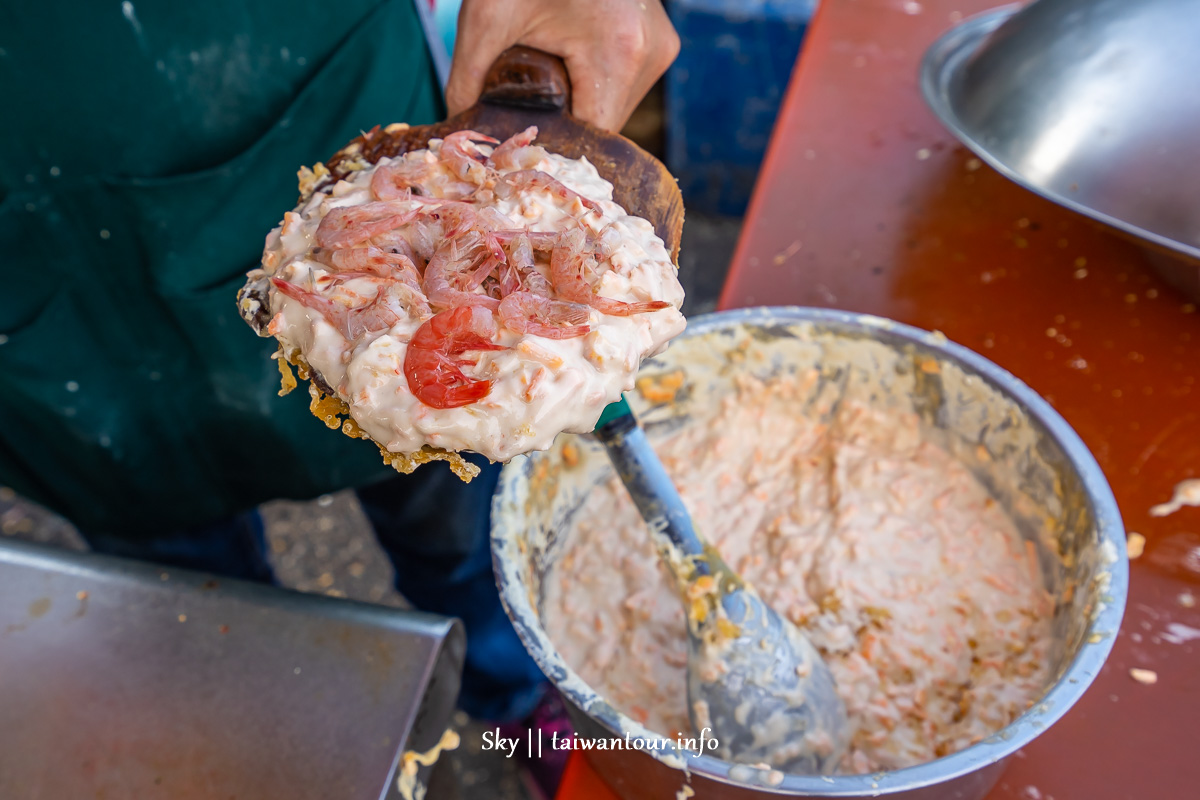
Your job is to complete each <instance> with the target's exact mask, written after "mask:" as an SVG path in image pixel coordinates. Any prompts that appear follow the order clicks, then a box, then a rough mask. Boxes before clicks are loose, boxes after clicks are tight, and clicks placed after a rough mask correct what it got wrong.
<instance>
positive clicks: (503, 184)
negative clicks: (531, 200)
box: [496, 169, 603, 214]
mask: <svg viewBox="0 0 1200 800" xmlns="http://www.w3.org/2000/svg"><path fill="white" fill-rule="evenodd" d="M522 189H543V190H545V191H548V192H550V193H551V194H552V195H554V196H555V197H557V198H558V199H560V200H572V199H576V200H578V201H579V202H580V203H582V204H583V207H584V208H586V209H588V210H590V211H595V212H596V213H597V214H600V213H603V211H602V209H601V208H600V204H599V203H597V202H596V201H595V200H592V199H590V198H587V197H584V196H583V195H581V194H580V193H579V192H577V191H575V190H574V189H571V188H568V187H567V185H566V184H564V183H563V182H562V181H560V180H559V179H558V178H555V177H554V176H553V175H551V174H549V173H547V172H542V171H541V170H540V169H523V170H519V171H517V172H507V173H505V174H504V175H501V176H500V180H498V181H497V182H496V194H497V195H498V196H500V197H503V198H512V197H516V196H517V195H518V194H519V193H520V191H521V190H522Z"/></svg>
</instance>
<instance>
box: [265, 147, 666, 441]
mask: <svg viewBox="0 0 1200 800" xmlns="http://www.w3.org/2000/svg"><path fill="white" fill-rule="evenodd" d="M441 150H442V141H441V140H437V139H434V140H431V142H430V144H429V149H428V150H424V151H417V152H413V153H408V154H407V155H405V156H403V158H404V159H406V160H407V161H408V162H410V163H411V162H413V161H420V160H424V161H426V162H428V164H429V165H430V166H431V168H432V169H434V170H435V171H436V170H437V169H444V167H443V165H441V164H440V162H439V158H438V156H439V154H440V153H441ZM476 151H477V154H478V155H479V157H483V156H486V155H488V154H490V153H491V152H492V148H490V147H487V146H486V145H485V146H480V147H476ZM393 161H394V159H387V158H384V159H382V160H381V161H380V163H379V164H378V165H365V168H364V169H361V170H359V171H357V172H354V173H351V174H350V175H349V176H348V177H347V178H346V179H344V180H341V181H338V182H337V183H334V184H333V185H328V186H325V187H324V188H323V189H322V190H321V191H317V192H315V193H313V194H312V195H311V196H310V197H308V198H307V200H306V201H305V202H303V203H302V204H301V205H300V206H299V207H298V208H297V209H296V210H295V211H294V212H289V213H288V214H287V215H285V219H284V221H283V223H282V225H281V226H280V227H279V228H276V229H275V230H274V231H272V232H271V234H270V235H269V236H268V237H267V242H266V249H265V251H264V254H263V268H262V270H256V271H255V272H253V273H251V274H250V278H251V281H254V280H259V281H261V280H263V279H264V278H266V277H271V278H275V279H278V280H283V281H287V282H288V283H290V284H292V285H295V286H298V287H303V288H305V289H308V290H311V291H315V292H317V293H319V294H321V295H323V296H324V297H326V298H328V299H330V300H332V301H333V302H335V303H340V304H342V305H344V306H347V307H358V306H362V305H363V304H364V303H367V302H369V301H370V300H371V299H372V298H374V297H376V293H377V292H381V291H382V290H381V289H380V288H379V286H378V285H377V284H378V283H379V281H378V280H376V279H372V278H370V277H364V278H353V279H348V280H341V281H340V282H336V281H335V279H336V277H337V276H336V275H335V274H334V271H333V270H331V269H330V268H329V267H327V266H324V265H323V264H322V263H320V262H318V261H317V260H316V259H315V258H314V257H313V255H312V253H313V248H314V245H315V236H316V231H317V228H318V226H319V225H320V223H321V221H322V220H323V219H324V218H325V217H326V215H328V214H329V213H330V212H331V211H333V210H334V209H338V208H342V207H347V206H358V205H363V204H365V203H368V202H371V201H375V200H376V199H377V198H376V197H375V196H374V195H373V194H372V188H371V180H372V177H373V176H374V173H375V171H376V170H377V169H380V168H383V167H385V166H386V165H388V164H389V163H391V162H393ZM476 166H478V165H476ZM531 168H534V169H537V170H540V171H542V172H544V173H546V174H548V175H550V176H552V177H553V178H555V179H557V180H558V181H560V182H561V183H562V184H564V185H565V186H566V187H568V188H569V189H571V190H574V191H575V192H578V193H579V194H581V195H583V196H584V197H586V198H589V199H591V200H594V201H596V203H597V204H598V207H599V211H598V212H597V211H593V210H589V209H588V208H585V207H584V205H583V204H581V202H580V200H579V198H576V197H570V198H565V199H564V198H560V197H558V196H556V195H555V194H554V193H553V192H550V191H546V190H544V189H540V188H537V187H526V188H523V189H522V190H520V191H518V192H515V193H513V194H511V195H510V196H506V197H503V198H501V197H492V198H490V199H489V201H488V203H487V205H490V206H491V207H492V208H494V209H495V210H497V211H499V212H500V213H501V214H503V215H505V216H506V217H508V219H509V220H511V222H512V226H511V227H512V228H514V229H520V228H524V229H526V230H528V231H532V232H551V231H562V230H565V229H567V228H571V227H574V226H581V227H582V228H583V229H585V230H586V231H587V232H589V234H590V235H595V236H598V235H600V234H601V232H602V231H604V230H605V228H608V227H609V226H612V228H613V229H614V230H615V231H616V233H617V234H619V236H618V237H617V239H618V240H619V242H620V246H619V247H618V248H617V249H616V250H615V252H613V253H612V254H611V256H610V257H609V258H607V259H606V260H605V261H604V262H603V266H604V268H605V271H604V272H603V275H602V276H601V277H600V280H599V283H598V284H597V286H596V287H595V288H596V294H598V295H600V296H602V297H606V298H612V299H616V300H621V301H628V302H639V301H640V302H647V301H663V302H665V303H668V304H670V307H667V308H663V309H661V310H656V311H651V312H647V313H638V314H633V315H630V316H612V315H609V314H605V313H601V312H600V311H597V310H595V309H591V310H590V316H589V317H588V318H587V319H586V324H587V325H588V327H589V328H590V332H588V333H587V334H586V335H584V336H579V337H577V338H564V339H550V338H544V337H542V336H538V335H532V334H522V333H518V332H516V331H513V330H510V329H509V328H506V327H504V326H503V325H500V326H499V332H498V335H497V337H496V338H495V339H494V340H493V341H494V343H495V344H497V345H500V346H501V347H502V349H496V350H491V351H481V352H478V353H475V352H472V353H471V354H470V357H469V360H468V361H467V363H468V364H470V366H467V367H465V368H464V373H465V374H466V375H467V376H468V377H469V378H471V379H476V380H481V381H482V380H488V381H491V388H490V391H489V392H488V393H487V396H486V397H484V398H482V399H480V400H478V401H475V402H471V403H470V404H469V405H462V406H459V407H454V408H435V407H431V406H430V405H426V404H424V403H422V402H421V401H420V400H419V399H418V398H417V397H416V396H414V394H413V392H412V391H410V388H409V383H408V382H407V381H406V376H405V355H406V350H407V348H408V343H409V341H410V340H411V339H412V337H413V334H414V333H415V332H416V331H417V329H418V328H419V327H420V326H421V324H422V322H423V321H424V320H426V319H428V318H429V316H430V315H431V312H429V311H428V310H426V312H425V313H423V314H422V313H417V312H413V311H411V310H410V312H409V313H408V315H407V316H406V317H402V318H400V319H399V320H398V321H396V322H395V323H394V324H391V326H390V328H388V329H385V330H378V331H368V332H366V333H365V334H364V335H361V336H358V337H357V338H355V339H354V340H353V341H348V340H347V338H346V336H345V335H344V334H343V333H342V332H340V331H339V329H338V328H337V327H336V326H335V325H333V324H331V322H330V320H328V319H327V318H326V317H325V316H324V315H323V314H322V313H320V312H318V311H316V310H314V309H313V308H311V307H308V306H306V305H305V304H303V303H301V302H298V301H297V300H296V299H293V298H291V297H289V296H285V295H284V294H282V293H281V292H280V291H278V290H276V289H274V288H272V289H271V291H270V301H269V302H270V311H271V313H272V314H273V315H274V318H273V319H272V321H271V324H270V326H269V328H268V332H269V333H270V334H272V335H274V336H276V337H277V338H278V340H279V341H280V343H281V345H282V347H283V352H284V354H285V355H288V356H289V357H291V356H292V354H296V353H298V354H299V355H300V356H302V357H303V358H304V359H305V360H306V361H307V363H308V364H309V365H310V366H311V367H312V368H313V369H314V370H315V371H316V372H317V373H318V374H319V376H320V377H321V378H322V379H323V381H324V382H325V383H326V384H327V385H328V386H329V387H330V388H332V389H333V391H334V392H335V393H336V395H337V397H338V398H340V399H341V400H342V401H344V402H345V404H346V405H347V406H348V409H349V414H350V416H351V417H352V418H353V420H354V421H355V422H356V423H357V424H358V426H359V427H360V428H361V429H362V430H363V431H365V432H366V434H367V435H369V436H370V437H371V439H373V440H374V441H375V442H377V443H378V444H379V445H380V446H381V447H383V448H384V449H386V450H388V451H390V452H393V453H413V452H416V451H419V450H420V449H421V448H422V447H423V446H425V445H430V446H433V447H436V448H441V449H444V450H449V451H460V450H471V451H475V452H478V453H481V454H483V455H485V456H487V457H488V458H491V459H492V460H495V461H505V460H508V459H510V458H512V457H513V456H515V455H517V454H519V453H525V452H529V451H532V450H540V449H545V448H546V447H548V446H549V445H550V443H551V442H552V441H553V439H554V437H555V436H556V435H557V434H558V433H559V432H561V431H576V432H582V431H588V430H591V429H592V427H593V426H594V424H595V422H596V419H597V418H598V417H599V415H600V412H601V411H602V410H603V408H604V407H605V406H606V405H607V404H609V403H610V402H612V401H614V400H616V399H617V398H618V396H619V395H620V392H621V391H623V390H627V389H631V388H632V386H633V378H634V375H635V373H636V372H637V369H638V367H639V365H640V363H641V360H642V359H643V358H645V357H646V356H648V355H651V354H653V353H655V352H657V351H659V350H661V349H662V348H663V347H664V346H665V344H666V342H667V341H668V340H669V339H671V338H672V337H673V336H675V335H677V334H679V333H680V332H681V331H682V330H683V328H684V318H683V315H682V314H681V313H680V312H679V306H680V305H682V303H683V289H682V287H681V286H680V284H679V281H678V279H677V277H676V268H675V266H674V264H673V263H672V260H671V257H670V255H669V254H668V252H667V250H666V248H665V247H664V245H663V242H662V240H661V239H659V238H658V237H657V236H656V235H655V233H654V230H653V227H652V226H651V225H650V223H649V222H647V221H646V220H644V219H641V218H639V217H634V216H630V215H629V214H627V213H626V212H625V210H624V209H623V208H622V207H621V206H620V205H618V204H617V203H615V202H613V200H612V196H613V193H612V192H613V187H612V184H610V183H609V182H608V181H606V180H604V179H603V178H601V177H600V175H599V174H598V173H597V171H596V169H595V167H594V166H593V165H592V164H590V163H589V162H588V161H587V160H586V159H582V158H581V159H575V160H572V159H568V158H565V157H563V156H560V155H557V154H554V153H546V154H545V156H544V157H542V158H541V160H540V161H538V162H537V163H536V164H533V165H531ZM513 171H514V169H513V168H511V167H510V168H507V169H498V170H497V174H500V175H503V174H506V173H509V172H513ZM460 184H461V182H460ZM398 202H401V203H403V202H405V201H398ZM409 202H410V206H409V207H411V208H418V207H421V206H422V204H421V203H420V202H418V201H417V200H412V201H409ZM424 208H429V205H428V200H426V205H425V206H424ZM246 302H250V303H257V302H258V301H257V300H249V301H246ZM435 310H436V307H435ZM254 311H255V309H253V308H251V309H244V312H248V313H253V312H254Z"/></svg>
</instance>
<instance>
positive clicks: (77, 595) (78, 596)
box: [75, 591, 88, 600]
mask: <svg viewBox="0 0 1200 800" xmlns="http://www.w3.org/2000/svg"><path fill="white" fill-rule="evenodd" d="M75 599H76V600H87V599H88V593H87V592H84V591H78V592H76V593H75Z"/></svg>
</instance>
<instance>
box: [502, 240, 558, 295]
mask: <svg viewBox="0 0 1200 800" xmlns="http://www.w3.org/2000/svg"><path fill="white" fill-rule="evenodd" d="M555 237H557V234H555ZM497 238H499V235H497ZM499 279H500V295H501V296H502V297H507V296H508V295H510V294H512V293H513V292H519V291H528V292H532V293H533V294H537V295H541V296H542V297H546V298H551V297H553V296H554V288H553V287H552V286H551V285H550V281H548V280H546V277H545V276H544V275H542V273H540V272H538V270H537V267H535V266H534V262H533V247H532V245H531V244H530V241H529V237H528V236H527V235H525V234H524V233H519V234H518V235H517V236H515V237H513V239H512V240H511V241H510V242H509V244H508V258H507V259H506V260H505V263H504V264H503V265H501V267H500V276H499Z"/></svg>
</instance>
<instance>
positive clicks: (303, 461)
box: [0, 0, 442, 537]
mask: <svg viewBox="0 0 1200 800" xmlns="http://www.w3.org/2000/svg"><path fill="white" fill-rule="evenodd" d="M0 104H2V105H0V108H2V109H3V111H0V192H2V195H0V270H2V273H0V274H2V276H3V285H2V287H3V288H0V483H4V484H7V485H10V486H12V487H14V488H15V489H16V490H17V491H19V492H21V493H23V494H25V495H27V496H29V497H31V498H33V499H35V500H38V501H40V502H42V503H44V504H46V505H48V506H50V507H51V508H54V509H55V510H57V511H59V512H61V513H63V514H65V515H66V516H68V517H69V518H71V519H72V520H73V521H74V522H75V523H76V524H78V525H80V526H81V527H83V528H85V529H87V530H94V531H97V532H104V533H110V534H121V535H127V536H131V537H142V536H150V535H153V534H154V532H155V531H162V530H171V529H175V528H180V527H185V526H191V525H198V524H203V523H205V522H208V521H211V520H213V519H216V518H218V517H221V516H224V515H228V514H230V513H233V512H235V511H239V510H242V509H246V508H249V507H251V506H253V505H255V504H257V503H259V502H262V501H264V500H267V499H269V498H273V497H311V496H313V495H316V494H320V493H322V492H327V491H332V490H335V489H339V488H344V487H347V486H355V485H363V484H365V483H367V482H370V481H373V480H377V479H379V478H381V477H383V476H385V475H387V474H388V470H387V468H386V467H384V466H383V465H382V463H381V461H380V458H379V454H378V452H377V451H376V450H375V448H374V447H372V446H370V445H369V444H365V443H363V442H358V441H353V440H351V439H349V438H347V437H345V436H343V435H342V434H340V433H338V432H335V431H330V430H328V429H327V428H325V426H324V425H322V424H321V423H320V422H318V421H317V420H316V419H314V418H313V417H312V416H311V415H310V414H309V413H308V397H307V393H306V392H303V391H298V392H294V393H293V394H291V395H289V396H287V397H284V398H281V397H278V396H277V392H278V390H279V372H278V370H277V368H276V365H275V362H273V361H272V360H270V359H269V356H270V354H271V353H272V352H273V351H274V349H275V346H274V342H273V340H266V339H259V338H258V337H257V336H255V335H254V333H253V332H252V331H251V330H250V328H249V327H247V325H246V324H245V323H244V322H243V321H242V320H241V318H240V317H239V316H238V314H237V309H236V305H235V295H236V292H237V289H238V287H239V286H241V284H242V283H243V281H244V276H245V273H246V271H247V270H249V269H251V268H253V267H254V266H256V264H257V262H258V260H259V257H260V256H261V251H262V244H263V238H264V237H265V235H266V234H267V232H268V231H269V230H270V229H271V228H272V227H274V226H275V225H276V224H277V223H278V222H279V220H280V219H281V218H282V216H283V212H284V211H286V210H288V209H290V208H292V206H293V205H294V204H295V202H296V197H297V189H296V177H295V173H296V170H297V168H298V167H299V166H300V165H301V164H309V165H311V164H312V163H313V162H315V161H318V160H321V159H324V158H327V157H328V156H329V155H331V154H332V153H333V152H334V151H335V150H337V149H338V148H339V147H341V146H342V145H343V144H345V143H346V142H347V141H349V140H350V139H351V138H353V137H354V136H355V135H356V134H357V133H358V132H359V131H360V130H364V129H367V128H370V127H372V126H374V125H376V124H379V123H383V124H387V123H389V122H394V121H406V122H411V123H425V122H430V121H433V120H434V119H436V118H437V116H438V115H439V114H440V113H441V110H442V108H441V98H440V93H439V90H438V87H437V83H436V79H435V77H434V73H433V67H432V64H431V63H430V61H429V57H428V54H427V51H426V48H425V41H424V38H423V36H422V32H421V26H420V23H419V21H418V18H417V15H416V11H415V9H414V7H413V5H412V0H384V1H383V2H380V1H379V0H342V1H341V2H338V3H330V2H324V1H323V0H260V2H251V3H248V4H244V3H241V2H230V0H213V1H210V2H206V3H175V2H170V1H169V0H136V1H135V2H132V3H131V2H124V3H118V2H116V0H113V2H111V3H90V2H84V1H83V0H77V1H76V2H71V3H42V4H36V3H29V4H26V3H22V4H7V5H6V6H5V7H3V8H0Z"/></svg>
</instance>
